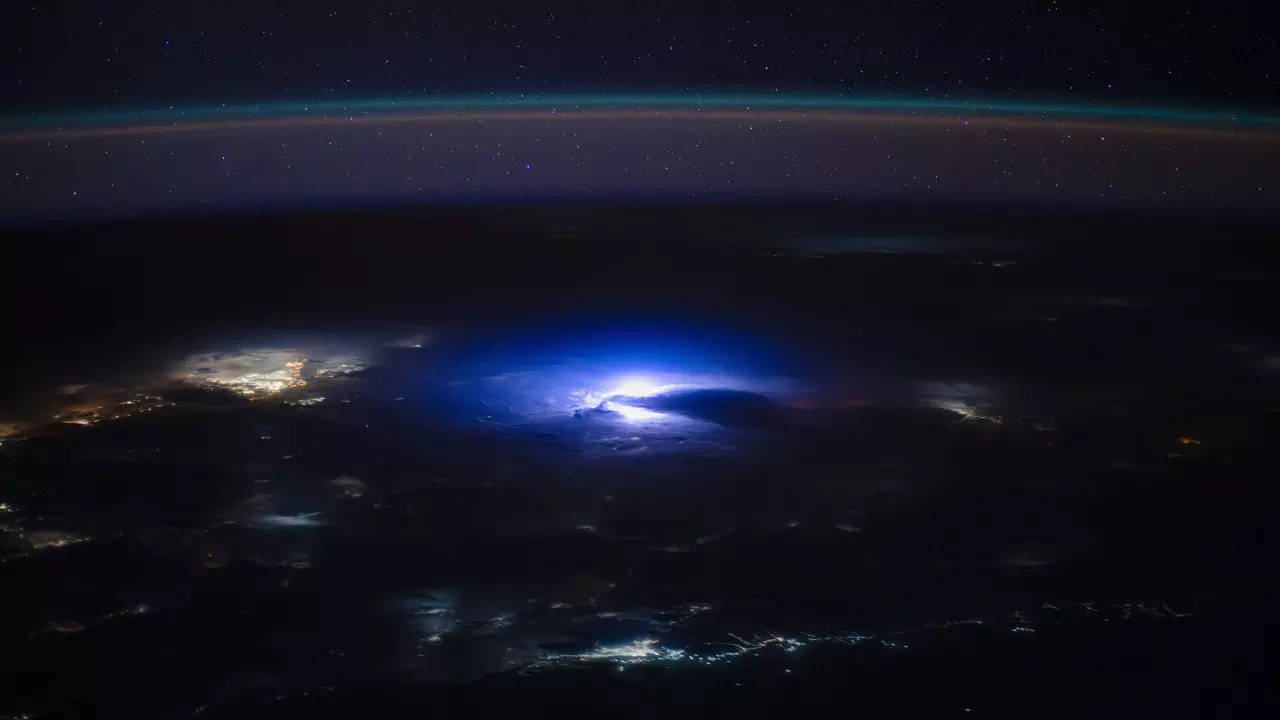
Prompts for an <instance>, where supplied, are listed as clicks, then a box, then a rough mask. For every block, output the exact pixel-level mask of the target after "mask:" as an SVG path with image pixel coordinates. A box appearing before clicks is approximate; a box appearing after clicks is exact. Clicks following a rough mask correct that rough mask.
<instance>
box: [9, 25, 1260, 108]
mask: <svg viewBox="0 0 1280 720" xmlns="http://www.w3.org/2000/svg"><path fill="white" fill-rule="evenodd" d="M1268 11H1269V8H1268V7H1267V6H1266V5H1265V4H1263V3H1256V2H1236V1H1234V0H1232V1H1227V2H1218V3H1198V2H1187V1H1186V0H1174V1H1169V2H1118V3H1096V4H1093V6H1092V7H1085V6H1079V5H1077V4H1073V3H1065V2H1053V1H1050V0H1044V1H1041V2H987V1H986V0H979V1H976V2H965V3H950V2H853V3H839V2H831V3H826V2H822V3H809V2H788V3H766V2H742V3H739V2H697V3H679V2H667V1H653V0H646V1H636V2H630V1H628V2H560V1H556V2H540V3H528V4H525V3H502V4H496V5H495V4H491V3H474V2H438V3H418V2H409V1H407V0H406V1H400V2H368V3H358V4H351V3H344V2H334V1H332V0H321V1H318V2H297V3H294V2H229V3H227V2H197V3H189V4H186V3H184V4H182V5H173V4H170V3H155V2H137V1H135V0H126V1H124V2H118V3H112V4H111V5H110V7H108V6H105V5H102V4H101V3H95V2H30V3H20V4H17V5H14V6H12V7H11V8H9V9H8V10H7V12H6V13H5V14H6V22H5V29H4V32H5V33H6V34H7V36H8V37H7V41H6V42H5V43H4V50H3V53H4V62H3V63H0V68H2V69H0V87H2V88H3V90H2V91H0V93H2V94H0V102H2V103H3V105H4V106H5V108H6V109H7V110H9V111H27V110H47V109H75V108H104V107H110V108H114V107H122V106H123V107H136V106H169V105H178V106H181V105H188V104H208V103H223V102H226V103H243V102H274V101H279V100H282V99H292V100H302V101H314V100H321V99H329V100H332V99H338V100H349V99H352V98H362V97H386V96H397V97H400V96H423V95H439V94H446V95H451V94H489V93H497V94H512V93H521V92H523V93H531V94H537V93H566V92H568V93H601V92H625V91H635V90H647V91H654V90H657V91H667V92H673V91H674V92H691V91H692V92H703V93H708V92H712V93H714V92H724V91H728V90H738V91H742V90H749V91H757V92H761V91H763V92H775V91H777V92H784V93H793V92H822V93H855V94H899V95H922V96H929V97H963V98H994V99H1019V98H1021V99H1034V100H1050V99H1062V98H1068V99H1072V100H1076V101H1081V102H1091V103H1104V104H1116V103H1139V104H1142V103H1159V104H1174V105H1190V106H1194V107H1201V108H1205V107H1208V108H1228V109H1242V108H1250V107H1262V108H1272V109H1274V108H1276V107H1277V103H1278V102H1280V99H1278V98H1277V90H1278V89H1280V37H1277V31H1276V26H1275V23H1274V22H1270V19H1271V18H1270V17H1269V13H1268Z"/></svg>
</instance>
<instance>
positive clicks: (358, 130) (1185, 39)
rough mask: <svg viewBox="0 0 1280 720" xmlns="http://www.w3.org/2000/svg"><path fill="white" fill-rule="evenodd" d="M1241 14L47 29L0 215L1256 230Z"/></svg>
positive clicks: (1275, 50)
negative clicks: (1105, 222)
mask: <svg viewBox="0 0 1280 720" xmlns="http://www.w3.org/2000/svg"><path fill="white" fill-rule="evenodd" d="M1261 12H1262V11H1261V9H1260V7H1259V6H1258V5H1257V4H1256V3H1254V4H1247V3H1241V4H1233V3H1226V4H1215V5H1212V6H1202V5H1199V4H1183V3H1155V4H1150V5H1146V4H1134V3H1116V4H1110V5H1107V6H1106V7H1104V8H1101V9H1095V10H1088V11H1084V10H1080V9H1071V8H1067V7H1064V6H1061V5H1059V4H1057V3H1022V4H1010V3H963V4H958V5H953V6H949V5H945V4H930V3H868V4H864V5H848V6H841V7H836V6H833V5H830V4H825V3H817V4H814V3H803V4H801V3H797V4H786V5H769V4H738V3H733V4H707V5H702V4H696V5H684V4H679V3H665V2H644V3H623V4H620V5H617V4H601V5H592V4H586V3H551V4H536V6H532V5H531V6H519V5H511V6H505V7H497V8H493V7H484V6H482V5H478V4H457V5H450V4H433V5H431V6H429V7H426V6H422V5H420V4H415V3H390V4H372V5H365V4H361V5H358V6H354V7H353V6H349V5H345V4H342V3H336V4H334V3H303V4H298V5H297V6H278V5H274V4H268V5H261V4H231V5H227V6H207V5H203V4H198V5H196V6H194V7H185V6H184V7H181V8H178V7H171V6H167V5H163V4H161V5H154V4H145V5H144V4H135V3H125V4H123V5H120V6H113V7H112V9H111V12H105V10H103V9H102V8H99V7H97V6H95V5H92V4H86V5H80V4H77V3H64V4H48V5H46V4H40V3H37V4H35V5H31V6H29V7H25V8H22V9H20V10H18V11H16V12H14V13H13V14H12V15H13V17H14V21H13V22H10V23H9V25H8V26H7V29H6V32H9V33H11V39H10V41H9V42H8V43H6V44H5V47H6V49H5V52H6V53H9V59H8V61H7V62H6V63H4V69H3V73H4V75H3V88H4V90H3V93H4V94H3V96H2V97H0V104H2V106H3V113H0V115H3V117H2V118H0V125H2V126H3V127H0V158H3V161H4V163H5V172H4V175H3V177H4V180H3V183H2V184H0V213H2V214H3V215H4V216H5V218H6V219H7V220H8V221H10V222H16V223H18V224H28V225H29V224H32V223H37V224H38V223H41V222H48V221H51V220H58V221H60V222H67V221H72V222H78V221H92V220H102V219H108V218H131V217H146V216H153V215H157V214H160V215H165V216H174V215H181V214H189V213H222V212H254V211H260V210H267V211H271V210H288V209H296V208H317V207H320V208H324V207H329V208H348V209H359V208H370V207H384V206H404V205H419V204H452V203H477V202H482V203H484V202H489V203H491V202H515V203H527V202H545V201H555V200H571V201H586V202H636V201H643V202H721V201H731V202H736V201H748V202H751V201H756V200H761V199H767V200H773V201H794V200H797V199H813V200H819V201H822V202H840V203H855V204H861V203H877V202H883V201H893V202H924V203H942V204H948V205H964V204H967V203H981V204H984V205H1008V206H1029V207H1075V208H1082V209H1088V208H1132V209H1138V210H1143V211H1148V210H1150V211H1164V212H1177V213H1184V214H1186V213H1190V214H1200V215H1210V216H1231V217H1237V216H1238V217H1269V216H1270V215H1272V214H1273V210H1274V208H1275V207H1276V206H1277V205H1278V203H1277V192H1278V190H1280V187H1278V186H1277V183H1278V182H1280V177H1278V176H1277V173H1275V172H1274V171H1273V169H1272V168H1273V167H1274V166H1275V165H1276V164H1277V162H1278V160H1277V152H1278V147H1280V142H1278V141H1277V137H1280V132H1277V129H1278V128H1280V113H1277V110H1276V108H1277V87H1280V45H1278V44H1277V36H1276V32H1275V30H1274V24H1272V23H1268V22H1266V21H1265V18H1263V17H1262V16H1261V15H1260V13H1261Z"/></svg>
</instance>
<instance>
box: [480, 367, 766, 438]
mask: <svg viewBox="0 0 1280 720" xmlns="http://www.w3.org/2000/svg"><path fill="white" fill-rule="evenodd" d="M480 384H481V385H482V387H483V390H484V392H485V393H486V394H487V395H488V396H490V397H494V398H496V399H497V401H498V402H500V403H501V404H502V405H503V407H505V408H506V409H508V410H510V411H511V412H512V413H514V414H515V415H516V416H518V417H519V418H521V419H524V420H546V419H554V418H556V417H567V416H573V417H595V418H600V419H614V420H619V421H622V422H626V423H629V424H636V425H645V424H655V423H664V424H669V423H677V422H696V420H695V419H694V418H693V417H690V416H689V415H687V414H684V413H681V412H678V411H675V410H672V409H669V408H666V407H664V406H663V405H662V404H661V403H660V402H657V400H658V399H660V398H663V397H667V396H671V395H674V394H677V393H682V392H690V391H696V390H725V391H740V392H751V393H764V394H769V393H782V392H785V391H786V390H787V389H788V388H789V382H788V381H786V380H785V379H778V378H757V377H749V376H745V375H732V374H726V373H697V372H681V371H674V370H662V369H659V370H651V369H645V368H635V367H632V366H629V365H623V366H617V365H610V364H609V363H607V362H604V363H599V364H592V365H586V366H583V365H573V366H557V367H548V368H542V369H537V370H526V371H521V372H509V373H502V374H500V375H494V376H490V377H486V378H484V379H483V380H482V381H481V383H480Z"/></svg>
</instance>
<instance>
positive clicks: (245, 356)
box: [174, 347, 368, 398]
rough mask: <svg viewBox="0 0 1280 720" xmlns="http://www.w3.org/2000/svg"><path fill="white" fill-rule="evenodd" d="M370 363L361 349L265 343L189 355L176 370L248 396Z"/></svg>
mask: <svg viewBox="0 0 1280 720" xmlns="http://www.w3.org/2000/svg"><path fill="white" fill-rule="evenodd" d="M367 366H368V360H367V358H366V356H365V355H364V354H362V353H359V352H351V351H344V352H338V353H324V352H317V351H315V350H310V349H306V348H296V347H287V348H273V347H262V348H253V349H242V350H235V351H228V352H214V353H203V354H196V355H190V356H188V357H187V358H185V359H184V360H183V361H182V362H181V363H180V365H179V367H178V369H177V370H176V371H175V372H174V376H175V378H176V379H177V380H179V381H181V382H186V383H191V384H195V385H201V386H205V387H217V388H222V389H225V390H231V391H232V392H236V393H239V394H241V395H244V396H245V397H249V398H259V397H265V396H269V395H274V394H277V393H280V392H283V391H285V390H289V389H291V388H298V387H304V386H306V385H307V383H308V382H309V381H311V380H315V379H322V378H329V377H338V376H341V375H345V374H348V373H352V372H356V371H359V370H362V369H364V368H365V367H367Z"/></svg>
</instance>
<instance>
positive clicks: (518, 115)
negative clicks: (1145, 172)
mask: <svg viewBox="0 0 1280 720" xmlns="http://www.w3.org/2000/svg"><path fill="white" fill-rule="evenodd" d="M942 112H944V111H939V112H938V113H923V112H918V113H911V114H902V113H893V112H888V111H879V112H876V111H867V110H853V109H847V110H831V109H823V110H781V109H772V110H770V109H758V110H741V109H732V108H729V109H716V108H698V109H688V108H670V109H662V108H657V107H650V108H644V107H637V108H625V109H618V110H601V109H595V110H593V109H578V110H573V109H571V110H567V111H565V112H557V111H556V109H554V108H552V109H541V110H538V109H533V108H521V107H510V108H505V109H476V110H462V111H459V110H452V111H442V110H437V111H431V110H420V111H417V112H383V113H364V114H342V115H273V116H262V117H256V118H254V117H251V118H225V119H193V120H191V121H190V122H185V123H179V122H170V123H167V124H164V123H158V122H153V123H150V124H138V125H120V124H117V125H102V126H79V127H69V128H63V127H59V128H50V129H34V130H17V131H9V132H5V131H3V130H0V143H10V142H23V141H30V140H51V139H58V140H71V139H89V138H106V137H113V136H138V135H177V134H191V133H202V132H216V131H219V130H242V129H244V130H247V129H253V130H270V129H279V128H290V129H300V128H308V127H329V126H344V127H351V126H360V125H395V124H428V123H435V124H440V125H443V124H458V123H485V122H517V121H530V120H545V121H557V122H574V121H584V120H585V121H593V120H594V121H619V122H621V121H627V120H636V119H646V118H647V119H655V118H656V119H663V120H676V119H685V120H699V121H708V122H714V121H717V120H719V121H739V122H743V121H746V122H803V123H810V124H816V123H854V124H859V123H882V124H889V125H892V126H906V125H912V126H923V127H936V126H948V127H950V126H952V125H955V124H956V123H958V122H963V123H964V124H965V125H973V126H974V127H975V128H980V127H984V126H985V127H998V128H1001V129H1005V130H1008V129H1013V128H1038V127H1045V126H1058V127H1069V128H1072V129H1073V130H1094V131H1101V132H1129V133H1143V134H1155V135H1167V136H1182V137H1201V138H1218V139H1232V140H1264V141H1280V128H1277V129H1274V130H1273V129H1270V128H1259V127H1256V126H1245V127H1243V128H1232V127H1229V126H1223V125H1205V124H1178V123H1172V122H1167V121H1166V122H1151V121H1147V122H1144V123H1141V124H1131V125H1119V123H1120V119H1119V118H1110V119H1108V118H1097V117H1094V118H1080V117H1072V116H1058V115H1052V116H1041V117H1035V116H1028V115H996V114H990V113H987V114H976V113H975V114H973V115H969V116H965V117H957V116H955V115H948V114H941V113H942Z"/></svg>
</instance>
